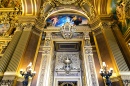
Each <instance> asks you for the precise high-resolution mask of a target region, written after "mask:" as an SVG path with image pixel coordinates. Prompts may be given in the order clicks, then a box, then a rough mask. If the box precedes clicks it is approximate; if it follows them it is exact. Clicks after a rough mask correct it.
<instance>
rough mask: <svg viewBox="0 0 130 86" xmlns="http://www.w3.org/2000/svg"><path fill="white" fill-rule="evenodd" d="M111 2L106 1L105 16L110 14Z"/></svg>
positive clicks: (110, 0) (109, 0)
mask: <svg viewBox="0 0 130 86" xmlns="http://www.w3.org/2000/svg"><path fill="white" fill-rule="evenodd" d="M111 3H112V0H107V8H106V10H107V14H110V13H111V10H112V7H111Z"/></svg>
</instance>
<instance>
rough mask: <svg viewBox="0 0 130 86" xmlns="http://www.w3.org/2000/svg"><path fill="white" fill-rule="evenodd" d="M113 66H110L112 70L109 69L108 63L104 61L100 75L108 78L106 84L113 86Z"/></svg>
mask: <svg viewBox="0 0 130 86" xmlns="http://www.w3.org/2000/svg"><path fill="white" fill-rule="evenodd" d="M112 73H113V68H110V70H108V69H107V66H106V63H105V62H103V67H102V68H101V69H100V75H101V76H102V77H104V78H105V79H106V85H107V86H112V85H111V84H112V83H111V80H110V76H112Z"/></svg>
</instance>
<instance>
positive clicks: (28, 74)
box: [20, 62, 36, 86]
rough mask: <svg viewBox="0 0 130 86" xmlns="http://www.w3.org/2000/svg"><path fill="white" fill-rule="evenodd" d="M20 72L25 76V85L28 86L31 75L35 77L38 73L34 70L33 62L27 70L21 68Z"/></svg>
mask: <svg viewBox="0 0 130 86" xmlns="http://www.w3.org/2000/svg"><path fill="white" fill-rule="evenodd" d="M20 74H21V75H22V76H24V81H23V86H28V81H29V77H33V76H34V75H35V74H36V72H35V71H32V63H31V62H30V63H29V65H28V66H27V68H26V70H25V71H23V69H21V70H20Z"/></svg>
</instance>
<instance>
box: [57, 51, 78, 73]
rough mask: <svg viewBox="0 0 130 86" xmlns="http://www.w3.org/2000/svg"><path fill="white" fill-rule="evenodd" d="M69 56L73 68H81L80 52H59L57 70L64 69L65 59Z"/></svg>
mask: <svg viewBox="0 0 130 86" xmlns="http://www.w3.org/2000/svg"><path fill="white" fill-rule="evenodd" d="M66 57H68V58H69V59H70V60H71V61H72V63H71V70H76V71H77V70H80V59H79V54H78V53H73V54H72V53H67V52H66V53H64V54H63V53H57V57H56V63H55V70H56V71H64V68H63V67H64V60H65V59H66Z"/></svg>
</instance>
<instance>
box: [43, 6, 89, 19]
mask: <svg viewBox="0 0 130 86" xmlns="http://www.w3.org/2000/svg"><path fill="white" fill-rule="evenodd" d="M61 12H62V13H63V14H67V13H70V12H71V13H72V14H73V13H77V15H82V16H84V17H85V18H87V19H88V20H90V18H89V17H88V15H87V14H86V13H85V12H83V11H81V10H77V9H72V8H65V9H59V10H55V11H52V12H51V13H50V14H48V15H47V16H46V18H45V20H44V21H46V20H47V19H48V18H49V17H50V16H52V15H55V14H58V13H61Z"/></svg>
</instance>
